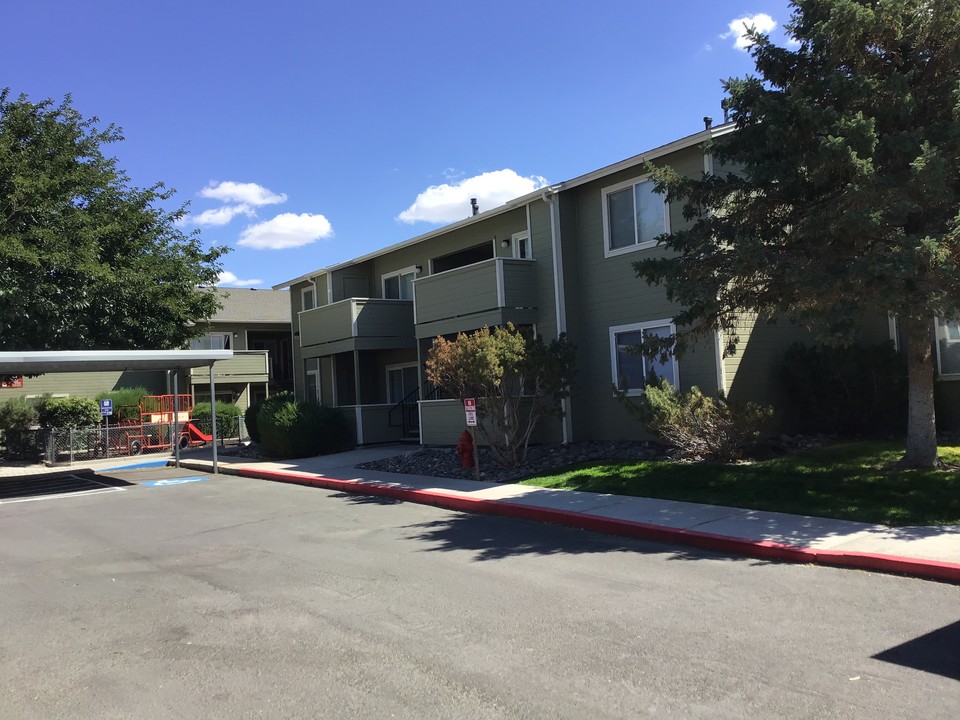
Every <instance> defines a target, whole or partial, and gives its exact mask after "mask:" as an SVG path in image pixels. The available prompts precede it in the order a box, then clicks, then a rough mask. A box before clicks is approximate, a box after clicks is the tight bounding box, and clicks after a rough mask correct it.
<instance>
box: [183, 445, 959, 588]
mask: <svg viewBox="0 0 960 720" xmlns="http://www.w3.org/2000/svg"><path fill="white" fill-rule="evenodd" d="M404 452H412V450H411V448H410V447H409V446H385V447H375V448H366V449H361V450H353V451H350V452H346V453H339V454H336V455H327V456H322V457H315V458H304V459H301V460H287V461H277V462H271V461H263V460H250V459H246V458H239V457H235V456H233V457H231V456H228V455H221V456H220V457H219V469H220V472H221V473H224V474H234V475H243V476H246V477H254V478H262V479H266V480H276V481H284V482H294V483H299V484H306V485H314V486H318V487H324V488H328V489H334V490H340V491H344V492H351V493H360V494H368V495H381V496H389V497H393V498H397V499H401V500H407V501H411V502H418V503H424V504H429V505H436V506H439V507H444V508H449V509H453V510H461V511H466V512H482V513H488V514H495V515H505V516H509V517H517V518H525V519H528V520H536V521H542V522H551V523H558V524H563V525H569V526H573V527H579V528H583V529H587V530H593V531H597V532H604V533H611V534H615V535H623V536H629V537H636V538H644V539H649V540H655V541H660V542H667V543H679V544H684V545H694V546H697V547H701V548H706V549H711V550H716V551H719V552H728V553H735V554H742V555H749V556H753V557H763V558H769V559H776V560H783V561H789V562H804V563H818V564H823V565H832V566H841V567H854V568H860V569H864V570H876V571H882V572H895V573H903V574H907V575H913V576H916V577H924V578H931V579H937V580H944V581H948V582H954V583H960V526H958V525H951V526H940V527H896V528H894V527H887V526H884V525H870V524H867V523H859V522H850V521H846V520H830V519H826V518H817V517H804V516H798V515H787V514H784V513H775V512H762V511H757V510H742V509H738V508H728V507H718V506H714V505H700V504H696V503H687V502H677V501H671V500H653V499H649V498H633V497H623V496H620V495H603V494H598V493H589V492H577V491H571V490H548V489H543V488H535V487H526V486H521V485H509V484H496V483H488V482H477V481H472V480H460V479H453V478H436V477H427V476H422V475H400V474H395V473H386V472H377V471H372V470H360V469H358V468H356V465H357V464H359V463H363V462H367V461H371V460H377V459H381V458H386V457H392V456H395V455H398V454H402V453H404ZM185 455H187V454H185ZM209 457H210V452H209V451H203V450H199V451H191V452H190V453H189V454H188V455H187V456H185V457H184V458H183V460H182V463H181V464H182V465H183V466H184V467H188V468H193V469H197V470H206V471H209V470H210V469H211V464H212V463H211V460H210V459H208V458H209Z"/></svg>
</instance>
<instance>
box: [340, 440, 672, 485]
mask: <svg viewBox="0 0 960 720" xmlns="http://www.w3.org/2000/svg"><path fill="white" fill-rule="evenodd" d="M666 457H667V456H666V454H665V453H664V451H663V449H662V448H661V447H659V446H658V445H656V444H655V443H648V442H577V443H569V444H568V445H537V446H533V447H530V448H529V450H528V452H527V462H526V464H524V465H523V466H520V467H515V468H504V467H500V466H498V465H497V464H496V461H495V460H494V457H493V453H491V452H490V451H489V450H488V449H487V448H480V478H481V480H484V481H486V482H498V483H507V482H515V481H517V480H522V479H523V478H527V477H532V476H534V475H541V474H544V473H548V472H551V471H554V470H559V469H561V468H565V467H568V466H570V465H574V464H578V463H585V462H591V461H595V460H653V459H656V458H666ZM357 467H358V468H361V469H365V470H380V471H383V472H393V473H405V474H408V475H428V476H430V477H447V478H463V479H465V480H472V479H473V478H474V477H475V475H474V469H473V468H472V467H469V468H464V467H461V466H460V456H459V455H457V453H456V451H455V450H454V449H453V448H424V449H423V450H418V451H417V452H414V453H410V454H408V455H400V456H398V457H392V458H387V459H385V460H376V461H374V462H367V463H361V464H360V465H357Z"/></svg>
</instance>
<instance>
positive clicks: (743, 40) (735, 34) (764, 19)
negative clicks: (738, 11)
mask: <svg viewBox="0 0 960 720" xmlns="http://www.w3.org/2000/svg"><path fill="white" fill-rule="evenodd" d="M776 26H777V21H776V20H774V19H773V18H772V17H770V16H769V15H767V14H766V13H757V14H756V15H744V16H743V17H738V18H736V19H735V20H731V21H730V23H729V24H728V25H727V27H728V28H730V30H729V31H728V32H725V33H723V35H721V36H720V37H721V38H722V39H724V40H728V39H730V38H734V43H733V46H734V47H735V48H736V49H737V50H742V51H743V52H746V51H747V50H748V49H749V48H750V46H751V45H752V44H753V43H752V42H751V41H750V38H748V37H747V28H751V27H752V28H755V29H756V30H757V32H761V33H764V34H768V33H769V32H770V31H771V30H773V29H774V28H775V27H776Z"/></svg>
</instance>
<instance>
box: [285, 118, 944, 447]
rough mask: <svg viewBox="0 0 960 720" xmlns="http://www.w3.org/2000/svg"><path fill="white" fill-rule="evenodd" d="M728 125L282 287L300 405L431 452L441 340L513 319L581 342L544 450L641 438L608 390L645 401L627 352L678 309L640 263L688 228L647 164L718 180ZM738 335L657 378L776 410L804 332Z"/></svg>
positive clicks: (456, 409) (442, 420)
mask: <svg viewBox="0 0 960 720" xmlns="http://www.w3.org/2000/svg"><path fill="white" fill-rule="evenodd" d="M732 130H733V127H732V125H725V126H720V127H716V128H709V129H706V130H703V131H701V132H699V133H696V134H694V135H690V136H688V137H685V138H682V139H680V140H677V141H676V142H673V143H670V144H668V145H664V146H662V147H659V148H656V149H654V150H651V151H649V152H646V153H643V154H641V155H636V156H634V157H631V158H628V159H626V160H623V161H622V162H619V163H616V164H614V165H610V166H607V167H604V168H601V169H599V170H596V171H593V172H590V173H587V174H586V175H582V176H580V177H577V178H574V179H572V180H569V181H566V182H563V183H560V184H558V185H554V186H552V187H549V188H544V189H542V190H539V191H536V192H533V193H530V194H528V195H525V196H523V197H520V198H517V199H515V200H513V201H511V202H508V203H506V204H505V205H502V206H500V207H497V208H494V209H491V210H488V211H486V212H483V213H481V214H478V215H475V216H473V217H468V218H467V219H465V220H462V221H460V222H458V223H454V224H452V225H449V226H447V227H444V228H440V229H438V230H435V231H432V232H428V233H426V234H423V235H420V236H418V237H415V238H413V239H411V240H408V241H406V242H402V243H398V244H396V245H393V246H391V247H388V248H384V249H383V250H380V251H377V252H374V253H370V254H369V255H365V256H363V257H360V258H357V259H355V260H351V261H349V262H345V263H340V264H338V265H334V266H331V267H326V268H321V269H319V270H317V271H315V272H311V273H307V274H305V275H302V276H300V277H298V278H295V279H293V280H290V281H288V282H285V283H282V284H281V285H278V286H276V288H288V287H289V288H290V302H291V306H292V312H293V314H294V315H295V316H296V320H295V321H294V341H295V342H294V348H293V361H294V369H295V376H296V377H295V384H296V392H297V394H298V396H300V397H307V398H312V399H316V400H320V401H322V402H324V403H327V404H330V405H334V406H338V407H341V408H343V410H344V411H345V412H346V413H347V414H348V415H349V416H350V420H351V425H352V427H355V428H356V439H357V442H358V443H360V444H370V443H375V442H384V441H390V440H396V439H399V438H401V437H403V436H414V437H415V436H417V435H419V437H420V440H421V442H423V443H424V444H452V443H454V442H456V439H457V436H458V435H459V434H460V432H462V429H463V426H464V413H463V408H462V407H461V406H460V403H459V402H458V401H456V400H451V399H443V398H442V397H439V396H438V395H437V393H436V392H435V390H434V389H433V388H430V387H429V386H428V385H427V384H426V382H425V378H424V375H423V362H424V360H425V359H426V357H427V353H428V350H429V348H430V345H431V343H432V341H433V338H434V337H436V336H437V335H445V336H450V335H453V334H455V333H457V332H461V331H462V332H469V331H471V330H476V329H478V328H480V327H482V326H484V325H490V326H493V325H499V324H504V323H506V322H513V323H514V324H515V325H521V326H522V325H526V326H532V327H533V328H535V330H536V332H537V333H538V334H539V335H540V336H542V337H544V338H545V339H547V340H549V339H552V338H554V337H556V336H557V335H558V333H561V332H566V333H567V334H568V336H569V337H570V340H571V341H572V342H573V344H574V345H575V346H576V347H577V364H578V373H577V383H576V386H575V388H574V390H573V393H572V395H571V397H570V398H569V399H568V401H567V402H566V414H565V417H564V419H563V420H562V421H548V422H546V423H544V424H543V425H542V427H541V428H539V431H538V433H539V438H538V439H539V440H543V441H554V442H560V441H568V440H593V439H620V438H625V439H627V438H639V437H643V436H644V433H643V429H642V428H641V426H640V424H639V423H637V422H636V420H634V419H632V418H631V417H630V416H629V415H628V414H627V412H626V411H625V409H624V407H623V406H622V404H621V403H620V402H619V401H618V400H617V399H616V397H615V394H614V391H613V388H614V386H618V387H620V388H621V389H623V390H626V391H627V393H628V394H638V393H640V392H642V388H643V379H644V377H645V376H646V374H647V372H648V371H649V370H650V369H651V367H650V361H649V360H642V359H640V358H638V357H636V356H635V355H633V354H632V353H630V352H628V350H627V348H628V347H630V346H632V345H636V344H638V343H639V342H640V341H641V339H642V338H643V337H644V336H645V335H647V336H649V335H651V334H657V335H660V334H668V333H672V332H673V331H674V326H673V320H672V318H673V316H674V315H675V314H676V310H677V308H676V306H674V305H672V304H671V303H669V302H668V301H667V300H666V297H665V293H664V291H663V289H662V288H659V287H651V286H649V285H647V284H646V283H644V282H643V281H642V280H640V279H638V278H637V277H636V274H635V273H634V271H633V267H632V263H633V261H634V260H636V259H638V258H640V257H644V256H649V255H657V254H663V253H664V252H665V250H664V249H662V248H658V247H656V242H655V239H654V238H656V236H657V235H659V234H661V233H663V232H664V231H669V230H671V229H674V230H675V229H678V228H679V227H681V226H682V225H683V224H684V223H685V222H688V221H686V220H684V218H683V216H682V212H681V208H680V206H679V205H668V204H667V203H665V202H664V199H663V197H662V196H659V195H657V194H655V193H654V192H653V184H652V182H651V181H650V180H649V179H648V177H647V173H646V170H645V163H647V162H654V163H656V164H667V165H670V166H672V167H673V168H675V169H676V170H677V171H679V172H680V173H682V174H685V175H688V176H692V177H699V176H700V175H701V174H702V173H703V172H704V171H707V172H712V171H721V170H722V168H714V164H713V158H712V157H711V155H709V154H708V153H706V152H705V150H704V144H705V143H706V142H707V141H709V140H710V139H712V138H715V137H718V136H721V135H724V134H726V133H728V132H731V131H732ZM954 330H956V328H955V327H954V326H953V325H950V326H947V329H945V330H944V332H943V334H945V337H946V338H947V339H949V337H952V335H951V333H952V332H954ZM737 336H738V337H739V341H738V345H737V352H736V353H735V354H733V355H730V356H728V357H724V356H723V353H722V348H723V347H724V346H725V345H726V338H721V337H719V336H718V337H716V338H713V339H711V340H705V341H702V342H701V343H700V344H699V345H698V346H696V347H695V348H693V349H692V350H691V351H688V352H687V353H686V354H685V355H684V356H683V358H682V360H680V361H677V360H674V359H671V360H670V361H669V362H667V363H665V364H659V363H658V364H657V365H656V367H655V368H654V369H655V370H656V371H657V373H658V374H659V375H661V376H664V377H666V378H668V379H669V380H670V381H671V382H673V383H674V384H678V385H679V387H680V388H681V389H689V388H690V387H691V386H694V385H696V386H698V387H700V388H701V389H702V390H703V391H704V392H707V393H714V392H716V391H718V390H723V391H724V392H725V393H727V395H728V396H729V397H731V398H732V399H735V400H764V401H767V402H773V403H774V404H776V403H777V401H778V399H779V388H778V383H777V380H776V378H777V373H778V371H779V366H780V361H781V359H782V356H783V352H784V350H785V349H786V347H787V346H788V345H789V344H790V343H792V342H794V341H797V340H802V339H809V336H808V335H807V334H806V333H804V332H803V331H801V330H799V329H796V328H792V327H784V326H774V325H769V324H767V323H764V322H760V323H756V322H755V319H754V318H752V317H750V316H746V315H745V316H744V317H743V319H742V322H741V323H740V325H739V327H738V332H737ZM890 337H891V335H890V328H889V324H888V321H887V319H886V318H885V317H879V316H878V317H877V318H876V319H875V320H874V321H873V322H871V323H868V324H867V326H866V327H865V328H864V331H863V336H862V340H863V341H864V342H870V343H877V342H881V341H883V340H886V339H890ZM958 337H960V335H958ZM942 345H943V343H941V344H940V346H938V347H939V349H940V362H941V367H940V370H941V376H940V377H941V379H947V378H949V377H951V376H952V377H954V378H956V379H960V358H957V353H952V354H951V352H946V351H945V350H943V348H942ZM958 347H960V346H958ZM958 390H960V383H957V384H954V385H953V389H952V390H951V392H952V393H953V394H956V395H958V396H960V393H958V392H957V391H958Z"/></svg>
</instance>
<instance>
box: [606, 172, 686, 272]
mask: <svg viewBox="0 0 960 720" xmlns="http://www.w3.org/2000/svg"><path fill="white" fill-rule="evenodd" d="M649 181H650V176H649V175H644V176H642V177H637V178H633V179H631V180H624V181H623V182H621V183H617V184H616V185H610V186H609V187H605V188H602V189H601V190H600V198H601V210H602V213H603V256H604V257H605V258H609V257H616V256H617V255H625V254H627V253H632V252H637V251H638V250H649V249H650V248H652V247H656V246H657V241H656V240H648V241H647V242H642V243H635V244H633V245H630V246H628V247H625V248H617V249H616V250H611V249H610V210H609V203H608V202H607V197H608V196H609V195H610V194H612V193H615V192H619V191H620V190H624V189H626V188H628V187H633V186H634V185H639V184H640V183H644V182H649ZM634 198H636V196H634ZM634 202H636V200H634ZM663 232H664V233H668V232H670V204H669V203H668V202H667V199H666V197H664V199H663ZM634 233H636V222H634ZM661 234H662V233H661Z"/></svg>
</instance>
